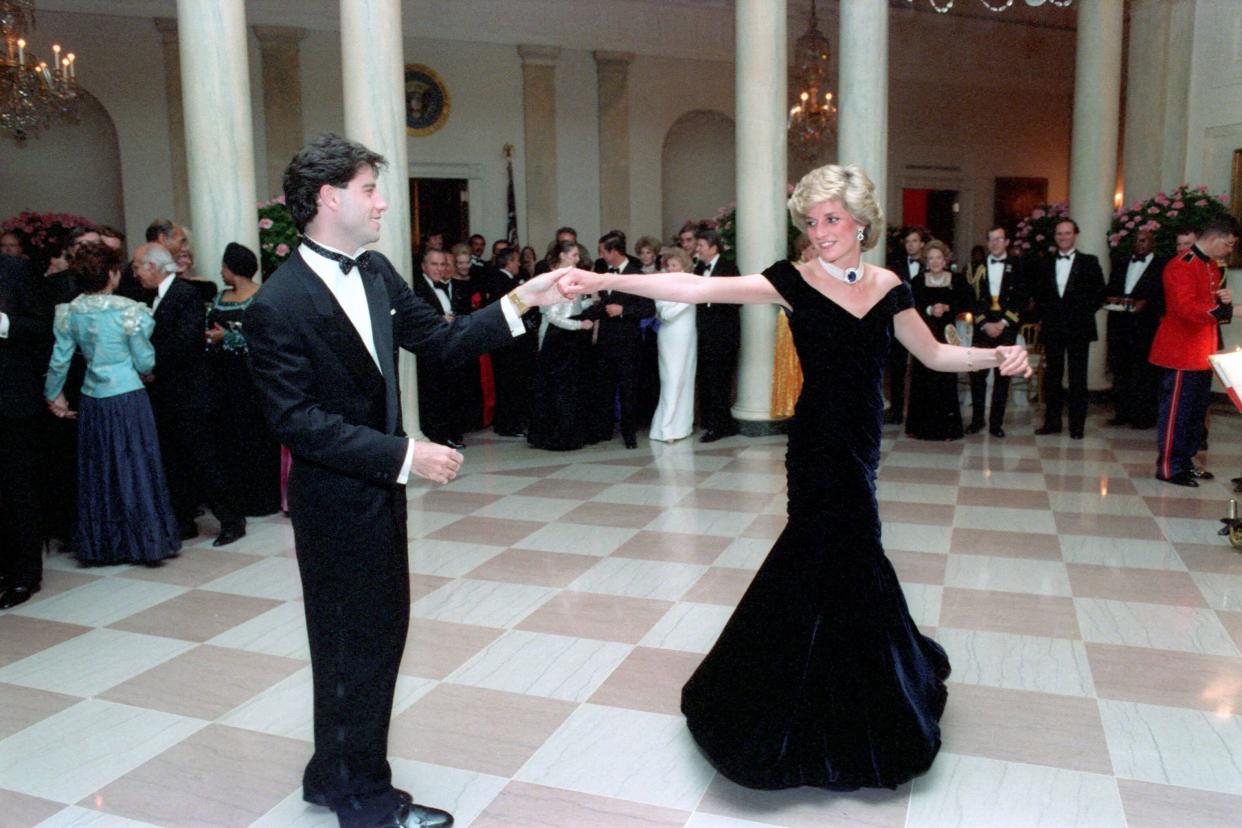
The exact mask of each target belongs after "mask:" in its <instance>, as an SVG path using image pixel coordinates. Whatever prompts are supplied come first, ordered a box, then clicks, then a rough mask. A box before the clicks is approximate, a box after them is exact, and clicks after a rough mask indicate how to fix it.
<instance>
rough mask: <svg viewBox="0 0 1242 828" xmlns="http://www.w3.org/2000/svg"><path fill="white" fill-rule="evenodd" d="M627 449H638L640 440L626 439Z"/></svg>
mask: <svg viewBox="0 0 1242 828" xmlns="http://www.w3.org/2000/svg"><path fill="white" fill-rule="evenodd" d="M625 447H626V448H627V449H636V448H638V440H636V439H635V438H633V437H626V438H625Z"/></svg>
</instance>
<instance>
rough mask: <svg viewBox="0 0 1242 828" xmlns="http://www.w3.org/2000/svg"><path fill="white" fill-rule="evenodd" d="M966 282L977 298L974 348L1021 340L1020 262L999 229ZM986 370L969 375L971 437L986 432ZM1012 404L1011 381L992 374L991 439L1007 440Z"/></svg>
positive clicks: (1024, 299)
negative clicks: (1007, 411) (1009, 405)
mask: <svg viewBox="0 0 1242 828" xmlns="http://www.w3.org/2000/svg"><path fill="white" fill-rule="evenodd" d="M967 282H968V283H969V284H970V286H971V288H972V289H973V290H974V296H975V308H974V317H975V320H974V321H975V334H974V339H973V341H972V343H971V344H973V345H974V346H975V347H977V348H995V347H996V346H997V345H1013V344H1014V343H1015V342H1017V341H1018V326H1019V323H1020V322H1021V319H1022V313H1023V311H1025V310H1026V306H1027V304H1028V302H1029V299H1030V293H1029V290H1028V287H1027V283H1026V277H1025V275H1024V274H1023V271H1022V261H1021V260H1020V259H1019V258H1018V257H1017V256H1010V255H1009V239H1008V237H1007V234H1006V232H1005V228H1004V227H1002V226H1000V225H999V224H998V225H996V226H995V227H993V228H991V229H990V230H988V255H987V258H986V259H984V260H983V262H982V263H980V264H979V265H978V266H977V267H975V269H974V272H973V273H970V274H969V275H968V276H967ZM987 387H988V369H987V368H984V369H983V370H982V371H972V372H971V373H970V403H971V412H972V414H971V419H970V425H969V426H967V427H966V433H967V434H975V433H977V432H980V431H982V430H983V422H984V414H985V412H986V399H985V397H986V394H987ZM1008 402H1009V377H1006V376H1002V375H1001V372H1000V369H999V368H995V369H992V412H991V414H990V416H989V417H988V418H987V422H988V432H989V433H990V434H991V435H992V436H993V437H1004V436H1005V406H1006V404H1007V403H1008Z"/></svg>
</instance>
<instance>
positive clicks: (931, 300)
mask: <svg viewBox="0 0 1242 828" xmlns="http://www.w3.org/2000/svg"><path fill="white" fill-rule="evenodd" d="M910 290H911V291H912V292H913V293H914V309H915V310H916V311H918V314H919V318H921V319H922V320H923V321H924V322H926V323H927V327H928V328H930V329H931V332H932V336H934V337H935V338H936V341H937V342H944V341H945V338H944V327H945V325H951V324H953V320H954V319H956V318H957V315H958V314H959V313H963V312H965V311H967V310H970V306H971V304H972V303H971V301H970V296H969V294H968V293H967V291H968V290H969V287H968V286H967V285H966V283H965V282H964V281H963V280H962V279H961V277H960V276H952V277H951V281H950V283H949V284H948V285H947V286H945V287H928V285H927V282H926V280H925V274H922V273H920V274H919V275H918V276H916V277H915V278H914V281H913V282H912V283H911V285H910ZM937 304H945V305H948V306H949V310H948V311H947V312H945V314H944V315H943V316H939V317H936V316H931V315H930V314H928V312H927V309H928V308H929V307H931V306H932V305H937ZM911 362H912V365H911V367H910V396H909V397H908V398H907V399H908V400H909V403H908V406H907V408H906V434H908V435H910V436H911V437H913V438H915V439H916V440H957V439H960V438H961V436H962V433H963V432H962V407H961V404H960V402H959V401H958V397H957V374H949V373H945V372H943V371H933V370H932V369H930V368H928V367H927V366H925V365H924V364H923V363H921V362H919V361H918V359H914V360H911Z"/></svg>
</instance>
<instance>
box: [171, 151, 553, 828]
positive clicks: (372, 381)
mask: <svg viewBox="0 0 1242 828" xmlns="http://www.w3.org/2000/svg"><path fill="white" fill-rule="evenodd" d="M383 164H384V158H383V157H382V156H380V155H378V154H377V153H374V152H372V151H370V150H368V149H367V148H366V147H363V146H362V145H360V144H357V143H354V142H351V141H346V140H345V139H343V138H339V137H337V136H335V135H324V136H320V137H319V138H317V139H315V140H314V141H313V142H311V143H310V144H308V145H307V146H305V147H303V148H302V149H301V150H300V151H299V152H298V154H297V155H296V156H294V158H293V161H292V162H291V163H290V164H289V167H288V168H287V169H286V170H285V174H284V191H285V199H286V202H287V203H288V205H289V208H290V210H291V211H292V213H293V218H294V221H295V223H296V224H297V226H298V228H299V229H300V230H301V231H302V234H303V241H302V244H301V245H300V246H299V247H298V249H297V251H296V252H295V253H294V254H293V255H292V256H290V257H289V259H288V260H287V261H286V262H285V263H284V264H283V265H282V266H281V267H280V269H279V270H277V271H276V272H275V273H274V274H273V275H272V276H271V277H270V278H269V279H268V280H267V281H266V282H265V283H264V285H263V287H262V289H260V291H259V293H258V296H257V298H256V299H255V301H254V303H253V304H252V305H251V307H250V309H249V310H248V311H247V313H246V323H245V324H246V339H247V344H248V346H249V349H250V363H251V371H252V373H253V376H254V378H255V385H256V386H257V388H258V390H259V392H260V394H261V396H262V398H263V404H264V409H265V411H264V413H265V415H266V417H267V420H268V422H269V423H270V424H271V426H272V429H273V431H274V432H275V434H276V436H277V437H278V438H279V439H280V441H281V442H282V443H283V444H284V445H286V446H288V447H289V449H290V451H291V453H292V455H293V466H292V469H291V471H290V475H289V510H290V517H291V518H292V521H293V535H294V541H295V543H296V546H297V559H298V569H299V571H300V573H301V577H302V593H303V599H304V604H305V608H306V626H307V633H308V638H309V642H310V654H311V669H312V672H313V676H314V690H315V693H314V705H315V753H314V756H313V757H312V758H311V761H310V764H309V765H307V768H306V772H305V775H304V777H303V782H302V792H303V797H304V798H305V799H306V800H307V801H308V802H313V803H316V804H321V805H326V806H327V807H329V808H332V809H333V810H335V811H336V814H337V818H338V819H339V820H340V824H341V825H342V826H344V827H345V828H352V826H359V828H362V827H363V826H367V828H369V827H370V826H385V827H387V826H423V827H424V828H430V827H431V826H436V827H437V828H442V827H443V826H447V825H450V824H451V823H452V817H451V816H449V815H448V814H447V813H445V812H443V811H439V810H436V809H434V808H428V807H425V806H422V805H416V804H414V803H413V802H412V801H411V799H410V796H409V794H406V793H405V792H403V791H399V790H397V789H395V788H394V787H393V786H392V773H391V769H390V768H389V766H388V761H387V758H386V756H387V752H388V725H389V719H390V717H391V714H392V702H393V691H394V689H395V687H396V681H397V668H398V666H399V665H400V663H401V655H402V652H403V649H404V644H405V636H406V630H407V627H408V625H409V616H410V592H409V570H408V556H407V550H406V496H405V489H404V485H405V483H406V481H407V479H408V478H409V477H410V476H411V475H414V476H417V477H424V478H427V479H429V480H432V481H434V482H437V483H444V482H447V481H448V480H451V479H452V478H453V477H454V476H455V475H456V473H457V470H458V468H459V467H460V465H461V463H462V456H461V454H460V453H458V452H457V451H455V450H453V449H451V448H449V447H447V446H442V445H438V444H436V443H431V442H423V441H417V442H416V441H413V440H410V439H408V438H407V437H406V436H405V434H404V432H403V431H402V428H401V392H400V388H399V387H398V377H397V360H396V349H397V348H398V347H400V348H405V349H406V350H409V351H413V352H415V353H416V354H417V355H418V358H419V359H420V360H424V359H425V360H438V361H441V362H443V363H445V364H453V363H456V362H464V361H467V360H470V359H474V358H475V357H477V356H479V355H480V354H482V353H483V352H484V351H486V350H487V349H488V348H492V347H496V346H498V345H502V344H504V343H505V342H507V341H508V340H509V339H511V338H512V337H513V336H514V335H517V334H522V333H525V330H526V329H525V327H524V326H523V324H522V320H521V316H522V314H523V313H524V312H525V310H526V309H527V305H535V304H549V303H552V302H556V301H560V300H561V299H562V297H561V295H560V293H559V292H558V291H557V290H556V288H555V285H554V280H553V279H552V278H551V277H550V276H543V277H539V278H536V279H534V280H532V281H530V282H527V283H526V284H523V285H519V286H518V287H517V288H515V289H514V290H513V291H511V292H510V293H509V294H507V295H506V296H505V297H504V298H503V299H502V300H500V301H498V302H495V303H493V304H492V305H490V306H489V307H487V308H484V309H482V310H479V311H476V312H475V313H473V314H470V315H469V316H464V317H455V318H454V319H453V321H452V322H446V321H445V319H444V314H443V311H442V308H435V309H433V308H430V307H428V306H427V305H426V304H425V303H423V302H421V301H419V299H418V298H417V297H416V296H415V295H414V293H413V291H412V290H411V289H410V287H409V285H408V284H406V282H405V280H404V279H403V278H402V277H401V275H400V274H398V273H397V272H396V270H395V269H394V268H393V266H392V264H391V263H390V262H389V261H388V260H387V259H386V258H384V257H383V256H382V255H380V254H378V253H374V252H367V251H365V250H364V249H363V247H364V245H367V244H370V243H372V242H374V241H376V240H378V239H379V231H380V220H381V218H382V216H383V214H384V212H385V210H387V209H388V205H387V203H386V202H385V201H384V199H383V196H382V195H381V194H380V192H379V189H378V187H377V183H376V174H377V172H378V171H379V170H380V168H381V167H382V165H383ZM397 175H398V178H397V182H398V185H399V186H401V187H404V186H405V185H404V175H405V173H404V171H401V170H398V171H397ZM157 366H158V363H157Z"/></svg>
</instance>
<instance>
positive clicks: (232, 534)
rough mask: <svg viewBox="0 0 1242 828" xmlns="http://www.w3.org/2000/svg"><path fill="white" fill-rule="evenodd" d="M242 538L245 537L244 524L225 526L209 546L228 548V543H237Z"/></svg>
mask: <svg viewBox="0 0 1242 828" xmlns="http://www.w3.org/2000/svg"><path fill="white" fill-rule="evenodd" d="M244 537H246V527H245V525H244V524H243V525H241V526H226V527H224V528H223V529H221V530H220V534H219V535H218V536H217V537H216V539H215V540H214V541H212V542H211V545H212V546H228V545H229V544H230V543H233V542H234V541H239V540H241V539H242V538H244Z"/></svg>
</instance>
